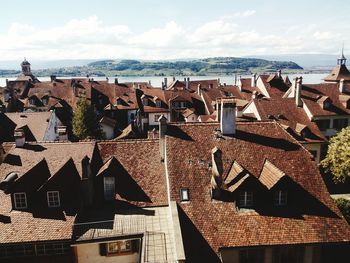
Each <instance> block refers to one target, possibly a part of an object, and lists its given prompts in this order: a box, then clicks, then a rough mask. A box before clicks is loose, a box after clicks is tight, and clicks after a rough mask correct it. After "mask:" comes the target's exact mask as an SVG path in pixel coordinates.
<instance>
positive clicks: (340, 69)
mask: <svg viewBox="0 0 350 263" xmlns="http://www.w3.org/2000/svg"><path fill="white" fill-rule="evenodd" d="M341 79H344V80H345V81H349V80H350V72H349V70H348V69H347V67H346V66H345V65H336V66H335V68H334V69H333V70H332V72H331V74H329V75H328V76H327V77H325V78H324V80H325V81H340V80H341Z"/></svg>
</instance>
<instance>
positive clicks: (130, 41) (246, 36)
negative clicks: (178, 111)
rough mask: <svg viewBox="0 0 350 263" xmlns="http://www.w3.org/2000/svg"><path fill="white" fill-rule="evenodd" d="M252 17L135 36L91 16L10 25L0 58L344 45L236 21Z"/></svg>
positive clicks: (309, 30) (337, 36) (297, 30)
mask: <svg viewBox="0 0 350 263" xmlns="http://www.w3.org/2000/svg"><path fill="white" fill-rule="evenodd" d="M255 13H256V12H255V10H246V11H243V12H238V13H234V14H233V15H231V16H221V17H220V18H218V19H216V20H213V21H208V22H206V23H204V24H202V25H199V26H197V27H184V26H182V25H180V24H178V23H177V22H176V21H169V22H167V23H165V24H163V25H161V26H158V27H156V28H151V29H149V30H145V31H144V32H141V33H135V32H133V31H132V30H131V29H130V28H129V26H127V25H123V24H108V25H107V24H105V23H104V22H103V21H102V20H101V19H99V18H98V17H97V16H89V17H86V18H84V19H73V20H71V21H68V22H67V23H65V24H62V25H60V26H56V27H52V28H49V29H46V28H45V29H43V28H36V27H34V26H32V25H30V24H21V23H13V24H12V25H11V26H10V27H9V28H8V31H7V32H6V33H4V34H0V43H1V45H0V59H1V60H13V59H22V58H23V57H27V58H28V59H70V58H77V59H78V58H80V59H82V58H93V59H97V58H138V59H176V58H195V57H213V56H246V55H261V54H286V53H336V52H337V51H338V50H337V49H338V46H339V45H335V44H334V43H341V42H342V40H345V41H346V40H347V39H344V35H343V34H341V33H340V32H334V31H332V32H330V31H327V30H324V29H323V30H322V29H321V28H317V25H314V24H313V25H309V26H301V25H293V26H292V27H289V28H288V27H286V28H285V30H283V31H281V32H278V31H277V30H275V31H273V30H271V29H269V28H267V29H264V28H262V29H260V30H257V29H256V28H252V27H248V26H246V20H244V22H243V20H241V19H238V18H243V17H249V16H253V15H255ZM260 28H261V27H260ZM310 36H311V37H310ZM348 41H349V42H350V39H348ZM334 48H336V50H334Z"/></svg>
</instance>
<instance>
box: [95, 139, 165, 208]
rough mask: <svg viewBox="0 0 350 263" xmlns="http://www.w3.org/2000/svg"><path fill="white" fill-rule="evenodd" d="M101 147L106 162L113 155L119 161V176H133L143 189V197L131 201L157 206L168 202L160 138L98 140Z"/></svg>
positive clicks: (133, 179) (142, 204)
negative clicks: (161, 159)
mask: <svg viewBox="0 0 350 263" xmlns="http://www.w3.org/2000/svg"><path fill="white" fill-rule="evenodd" d="M98 148H99V150H100V153H101V157H102V160H103V162H107V161H108V160H109V159H110V158H112V157H114V158H115V160H116V161H117V162H118V167H119V170H118V171H119V172H118V173H119V174H120V176H123V178H124V179H125V178H132V181H134V182H135V183H136V184H137V185H138V187H139V188H141V189H142V191H143V192H144V194H143V196H144V200H135V201H130V202H131V203H133V204H137V205H138V206H158V205H165V204H167V203H168V201H167V190H166V181H165V176H164V175H165V170H164V165H163V164H162V163H161V162H160V158H159V141H158V140H128V141H115V142H108V141H106V142H99V143H98ZM118 173H116V174H117V176H118ZM121 173H122V174H121ZM119 181H120V180H119ZM126 181H127V180H126V179H125V182H126ZM116 182H118V178H117V179H116ZM117 184H118V183H117ZM119 184H120V183H119ZM120 187H122V186H120ZM124 188H125V187H124ZM126 189H127V188H126ZM128 200H129V199H128Z"/></svg>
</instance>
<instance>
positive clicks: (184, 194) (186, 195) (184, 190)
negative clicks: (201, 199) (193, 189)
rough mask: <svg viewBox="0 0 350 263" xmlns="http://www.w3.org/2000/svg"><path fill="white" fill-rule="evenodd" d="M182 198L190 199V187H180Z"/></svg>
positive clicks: (183, 199)
mask: <svg viewBox="0 0 350 263" xmlns="http://www.w3.org/2000/svg"><path fill="white" fill-rule="evenodd" d="M180 199H181V201H189V200H190V196H189V193H188V188H181V189H180Z"/></svg>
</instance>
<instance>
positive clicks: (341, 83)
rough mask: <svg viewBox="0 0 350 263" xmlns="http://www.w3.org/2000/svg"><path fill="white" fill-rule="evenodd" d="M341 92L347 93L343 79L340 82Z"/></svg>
mask: <svg viewBox="0 0 350 263" xmlns="http://www.w3.org/2000/svg"><path fill="white" fill-rule="evenodd" d="M339 92H340V93H345V87H344V79H341V80H340V81H339Z"/></svg>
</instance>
